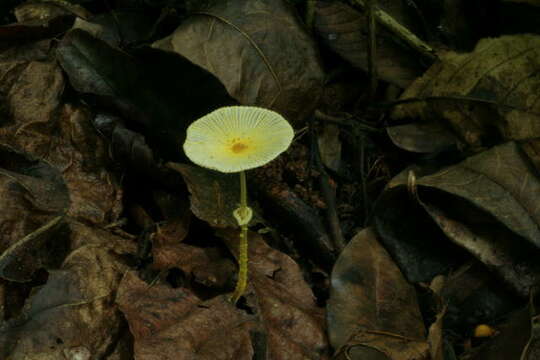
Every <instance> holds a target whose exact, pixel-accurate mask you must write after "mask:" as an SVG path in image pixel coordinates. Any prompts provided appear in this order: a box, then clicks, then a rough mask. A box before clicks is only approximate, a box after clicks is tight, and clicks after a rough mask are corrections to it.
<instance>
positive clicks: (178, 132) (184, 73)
mask: <svg viewBox="0 0 540 360" xmlns="http://www.w3.org/2000/svg"><path fill="white" fill-rule="evenodd" d="M57 56H58V60H59V62H60V64H61V65H62V67H63V68H64V70H65V71H66V72H67V74H68V76H69V80H70V82H71V84H72V85H73V87H74V88H75V89H76V90H78V91H80V92H82V93H85V94H92V95H95V96H96V97H97V99H99V101H100V102H102V103H105V104H108V105H109V106H111V107H114V108H115V109H116V110H117V111H118V112H119V113H120V114H122V115H123V118H124V119H130V120H133V121H135V122H137V123H138V124H139V126H143V127H144V129H145V135H146V140H147V141H148V142H149V143H150V144H151V146H152V149H154V150H157V151H159V152H160V153H161V155H162V156H165V157H166V158H168V159H179V158H181V154H182V151H181V149H182V143H183V141H184V138H185V130H186V128H187V127H188V125H189V124H190V123H191V122H193V121H194V120H196V119H198V118H200V117H201V116H203V115H206V114H207V113H209V112H211V111H212V110H215V109H216V108H218V107H221V106H225V105H232V104H234V103H235V102H234V100H233V99H231V98H230V96H229V95H228V94H227V91H226V90H225V88H224V87H223V85H222V84H221V83H220V82H219V80H217V79H216V78H215V77H214V76H213V75H212V74H210V73H208V72H207V71H205V70H204V69H202V68H201V67H199V66H196V65H194V64H193V63H191V62H190V61H188V60H187V59H185V58H183V57H181V56H179V55H177V54H171V53H167V52H164V51H159V50H156V49H143V50H140V51H139V52H137V54H136V55H134V56H131V55H129V54H127V53H125V52H123V51H121V50H119V49H116V48H113V47H111V46H110V45H108V44H107V43H105V42H104V41H101V40H99V39H97V38H94V37H93V36H91V35H90V34H88V33H86V32H84V31H82V30H80V29H75V30H72V31H70V32H69V33H68V34H67V35H66V36H64V38H63V39H62V42H61V43H60V44H59V46H58V50H57Z"/></svg>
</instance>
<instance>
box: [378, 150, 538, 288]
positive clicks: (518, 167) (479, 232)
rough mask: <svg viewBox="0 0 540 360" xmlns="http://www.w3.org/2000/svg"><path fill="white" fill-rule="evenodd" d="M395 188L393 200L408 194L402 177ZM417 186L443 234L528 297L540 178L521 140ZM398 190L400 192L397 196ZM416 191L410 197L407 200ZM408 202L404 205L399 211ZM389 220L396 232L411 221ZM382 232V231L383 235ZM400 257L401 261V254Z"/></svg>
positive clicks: (421, 202) (534, 268) (425, 178)
mask: <svg viewBox="0 0 540 360" xmlns="http://www.w3.org/2000/svg"><path fill="white" fill-rule="evenodd" d="M392 188H393V189H389V190H388V191H390V192H394V196H395V197H394V199H396V198H397V196H401V198H402V199H406V198H407V195H406V194H404V193H406V192H407V190H406V188H407V186H406V185H405V184H404V183H403V182H401V183H400V185H398V186H397V187H396V186H392ZM409 188H410V186H409ZM413 191H414V193H416V195H414V196H417V199H418V204H419V206H420V207H422V208H423V209H424V210H425V211H426V212H427V214H428V215H429V217H430V218H431V219H432V220H433V221H434V223H435V224H437V226H438V227H439V228H440V229H441V230H442V232H443V233H444V234H445V236H447V237H448V238H449V239H450V240H451V241H452V242H454V243H455V244H457V245H459V246H460V247H461V248H463V249H465V250H467V251H468V252H469V253H471V254H472V255H473V256H475V257H476V258H478V259H479V260H480V261H481V262H482V263H484V264H485V265H487V266H488V267H489V268H490V269H492V270H493V271H494V272H495V273H497V274H498V275H499V276H500V278H501V279H503V280H504V281H505V282H506V283H507V284H508V285H510V286H511V288H512V289H513V290H514V291H515V292H516V293H517V294H519V295H520V296H522V297H525V296H527V294H528V293H529V289H530V287H531V286H532V285H533V284H534V283H536V281H538V278H539V276H540V267H539V266H538V265H537V263H536V261H535V260H534V259H535V257H534V254H535V253H537V251H538V247H540V242H539V239H540V230H539V226H538V224H539V222H540V212H539V208H538V206H537V203H536V200H535V199H537V198H538V196H540V181H539V180H538V178H537V177H536V175H534V174H533V172H532V168H531V166H530V163H529V161H528V159H527V157H526V155H525V153H523V152H522V151H521V150H520V148H519V147H518V145H516V144H515V143H513V142H509V143H506V144H503V145H499V146H496V147H494V148H492V149H490V150H488V151H485V152H482V153H480V154H477V155H475V156H472V157H470V158H468V159H466V160H465V161H463V162H462V163H460V164H458V165H455V166H451V167H448V168H446V169H444V170H441V171H439V172H436V173H434V174H431V175H427V176H423V177H419V178H417V179H416V180H415V183H414V186H413ZM400 192H401V194H402V195H398V193H400ZM414 196H408V198H409V201H411V200H413V199H414ZM413 201H414V200H413ZM397 204H398V203H394V206H396V205H397ZM407 206H408V205H405V204H402V205H400V206H399V208H400V210H399V209H398V210H397V211H403V209H404V207H407ZM381 211H384V210H383V208H382V207H381V208H379V215H378V217H381V218H384V217H385V216H386V215H385V214H383V213H382V212H381ZM422 212H423V211H419V209H417V210H416V211H415V214H414V215H413V216H416V217H421V218H425V215H424V214H422ZM387 221H388V220H387ZM401 221H403V219H402V220H401ZM405 221H406V220H405ZM424 221H425V220H424ZM387 225H388V226H389V227H394V230H393V232H394V233H396V231H397V229H400V228H403V227H406V228H408V226H409V225H410V224H406V225H403V224H397V223H394V224H387ZM411 230H412V231H414V230H413V229H411ZM401 232H402V233H403V231H401ZM422 232H425V230H424V229H423V230H422ZM386 233H387V231H386ZM384 234H385V231H384V230H383V238H384ZM396 234H397V233H396ZM402 239H404V238H402ZM441 240H442V239H441V238H440V237H437V238H432V239H429V238H428V239H426V241H429V242H433V241H441ZM516 244H519V246H517V245H516ZM438 246H439V245H438ZM428 248H430V247H428ZM525 249H527V250H525ZM396 259H398V262H399V256H398V257H396Z"/></svg>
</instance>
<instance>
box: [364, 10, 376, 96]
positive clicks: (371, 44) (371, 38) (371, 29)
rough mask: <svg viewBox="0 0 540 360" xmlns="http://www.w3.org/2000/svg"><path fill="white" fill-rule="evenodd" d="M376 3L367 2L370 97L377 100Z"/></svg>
mask: <svg viewBox="0 0 540 360" xmlns="http://www.w3.org/2000/svg"><path fill="white" fill-rule="evenodd" d="M375 1H376V0H367V8H366V13H367V19H368V43H367V45H368V59H367V66H368V76H369V97H370V99H372V100H373V99H374V98H375V93H376V92H377V62H376V61H375V58H376V56H377V23H376V22H375V13H374V11H375Z"/></svg>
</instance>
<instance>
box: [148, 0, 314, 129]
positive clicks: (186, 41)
mask: <svg viewBox="0 0 540 360" xmlns="http://www.w3.org/2000/svg"><path fill="white" fill-rule="evenodd" d="M154 46H155V47H157V48H160V49H163V50H169V51H174V52H177V53H179V54H181V55H183V56H185V57H187V58H188V59H189V60H191V61H193V62H194V63H195V64H198V65H200V66H202V67H203V68H205V69H207V70H208V71H210V72H212V73H213V74H214V75H215V76H217V77H218V78H219V79H220V80H221V82H223V84H224V85H225V86H226V88H227V90H228V91H229V94H231V96H233V97H234V98H236V99H237V100H238V101H239V102H240V103H241V104H243V105H257V106H261V107H265V108H269V109H273V110H275V111H277V112H279V113H281V114H282V115H284V116H285V117H286V118H287V120H289V121H290V122H291V123H293V124H294V125H301V124H302V123H303V121H304V120H305V119H306V117H307V116H309V115H310V114H311V113H312V112H313V110H314V108H315V106H316V105H317V101H318V99H319V97H320V95H321V92H322V83H323V77H324V75H323V71H322V68H321V65H320V63H319V58H318V53H317V50H316V48H315V44H314V42H313V40H311V39H310V37H309V35H308V34H307V32H306V31H305V30H304V29H303V27H302V25H301V23H300V22H299V21H298V18H297V16H296V14H295V10H294V8H293V7H292V6H291V5H290V4H288V3H287V2H286V1H282V0H259V1H247V2H246V1H238V0H227V1H219V2H217V4H216V5H215V6H213V7H211V8H210V9H208V10H205V11H201V12H198V13H195V14H194V15H192V16H191V17H190V18H188V19H187V20H186V21H184V22H183V23H182V25H180V27H178V29H176V31H175V32H174V33H173V34H172V35H171V36H169V37H167V38H165V39H162V40H160V41H158V42H156V43H155V44H154Z"/></svg>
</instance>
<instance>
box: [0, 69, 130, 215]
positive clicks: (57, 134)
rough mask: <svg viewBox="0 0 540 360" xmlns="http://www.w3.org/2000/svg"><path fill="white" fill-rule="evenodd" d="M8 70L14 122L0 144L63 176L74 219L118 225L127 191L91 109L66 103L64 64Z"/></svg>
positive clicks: (2, 130) (4, 129)
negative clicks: (111, 165)
mask: <svg viewBox="0 0 540 360" xmlns="http://www.w3.org/2000/svg"><path fill="white" fill-rule="evenodd" d="M6 71H7V74H9V75H8V76H7V77H8V78H9V79H10V80H9V81H7V82H6V83H5V84H4V85H5V86H6V88H5V90H6V93H7V96H6V99H5V106H6V108H7V109H8V112H9V118H10V122H7V123H5V124H3V125H4V126H3V127H0V143H1V144H5V145H7V146H9V147H11V148H13V149H15V150H17V151H21V152H24V153H26V154H28V155H29V156H31V157H33V158H35V159H40V160H42V161H44V162H46V163H48V164H50V165H51V166H52V167H54V168H55V169H56V171H58V172H59V173H61V177H62V180H63V182H65V186H67V188H68V192H69V199H70V207H69V209H68V211H67V213H68V214H69V215H71V216H73V217H75V218H79V219H85V220H86V221H90V222H93V223H101V224H104V223H105V224H107V223H109V222H112V221H115V220H116V219H117V217H118V216H119V214H120V211H121V205H122V204H121V200H120V197H121V194H122V191H121V189H120V186H119V184H118V183H116V182H115V180H114V177H113V176H112V174H111V173H110V172H109V171H108V170H107V167H108V166H107V165H108V163H109V158H108V154H107V149H106V146H105V144H104V142H103V141H102V140H101V139H100V138H99V136H98V134H97V133H96V131H95V129H94V127H93V126H92V123H91V120H90V116H91V114H90V112H89V111H88V110H87V109H86V108H84V107H81V106H79V107H76V106H73V105H68V104H63V103H62V101H61V96H62V93H63V90H64V86H65V83H64V79H63V76H62V72H61V70H60V68H59V67H58V65H56V64H54V63H51V62H38V61H31V62H15V63H10V64H9V65H8V66H7V69H6Z"/></svg>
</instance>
